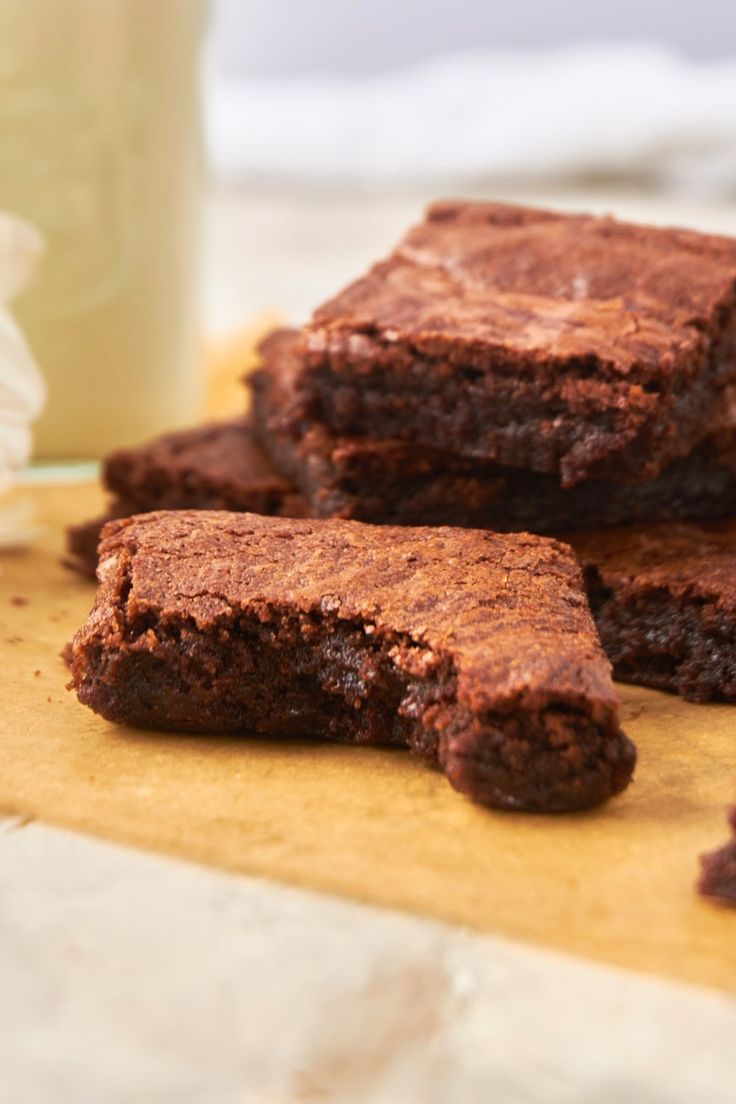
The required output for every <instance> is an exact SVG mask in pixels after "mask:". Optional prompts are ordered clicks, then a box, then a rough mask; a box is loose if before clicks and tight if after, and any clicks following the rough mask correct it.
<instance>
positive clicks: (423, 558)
mask: <svg viewBox="0 0 736 1104" xmlns="http://www.w3.org/2000/svg"><path fill="white" fill-rule="evenodd" d="M98 575H99V578H100V580H101V584H102V585H101V588H100V593H99V595H98V602H97V606H96V608H95V611H94V612H93V614H92V616H91V619H90V622H88V626H87V629H86V630H85V631H88V632H93V633H100V632H101V633H102V634H103V635H109V634H112V635H113V636H114V637H115V638H116V639H118V640H120V639H121V638H120V636H119V632H120V628H121V622H120V618H123V620H124V622H125V625H127V626H128V627H130V626H131V624H134V623H135V622H136V620H137V619H139V618H140V621H139V622H138V623H140V624H143V625H150V615H151V614H153V615H154V617H155V621H156V624H157V625H158V626H163V625H165V624H166V623H167V622H171V623H174V624H176V623H181V621H182V620H187V621H193V622H194V623H195V624H196V625H197V626H198V628H199V629H200V630H201V631H203V632H207V631H212V632H213V633H215V634H219V633H220V632H221V630H222V629H223V627H224V628H226V627H227V625H228V624H229V623H230V622H231V621H232V618H233V616H237V614H238V612H239V611H248V612H249V613H251V614H252V613H253V612H255V613H256V614H257V616H259V617H260V618H262V619H263V620H270V619H271V618H272V617H273V616H274V615H275V614H276V613H277V612H278V611H279V610H282V611H287V612H289V613H292V614H293V613H295V614H297V615H303V617H304V619H305V620H304V624H305V628H306V629H308V628H309V625H310V617H313V616H317V617H319V616H320V615H327V616H334V617H336V618H339V619H349V620H355V621H357V622H358V623H359V624H360V625H361V626H363V627H364V631H365V632H366V634H367V635H369V636H370V635H372V634H373V633H381V634H387V635H389V636H391V635H395V634H401V635H402V637H404V638H405V637H408V638H409V639H410V641H411V644H412V647H411V648H410V649H409V652H408V653H407V652H406V650H405V649H403V648H402V649H398V652H397V662H398V661H399V656H398V653H399V652H400V653H401V654H402V655H405V654H408V655H409V656H410V660H409V661H408V662H410V663H411V664H412V665H413V666H415V667H416V671H415V673H416V674H419V675H421V674H422V672H423V671H425V670H427V669H428V668H427V665H429V669H431V665H432V664H433V663H434V661H435V658H436V657H437V656H438V655H439V654H441V655H443V656H446V655H448V654H449V655H450V656H451V657H452V659H453V661H454V663H455V667H456V670H457V672H458V699H459V700H460V701H463V702H465V703H466V704H467V705H468V706H469V707H470V708H472V709H474V710H476V709H484V708H492V709H503V708H505V707H508V708H511V707H513V706H514V705H515V704H517V703H518V702H519V701H520V699H524V701H525V703H526V704H527V705H528V706H529V707H530V708H532V709H533V708H536V707H539V708H544V707H545V705H546V704H548V703H549V701H550V700H552V701H554V702H557V703H559V702H561V701H562V702H568V703H572V704H576V703H577V704H579V703H581V702H588V703H592V706H593V708H594V710H595V709H598V708H600V709H602V710H604V711H605V712H609V711H610V710H615V709H616V702H617V698H616V693H615V690H614V688H613V685H612V683H611V680H610V667H609V664H608V661H607V660H606V659H605V657H604V655H603V652H602V650H601V647H600V645H599V642H598V638H597V635H596V633H595V630H594V627H593V622H592V619H591V616H590V613H589V610H588V607H587V603H586V600H585V597H584V595H583V592H582V588H581V580H580V573H579V568H578V566H577V563H576V561H575V558H574V556H573V554H572V552H571V550H570V549H569V548H568V547H567V546H566V545H564V544H560V543H558V542H557V541H553V540H548V539H545V538H543V537H535V536H530V535H529V534H524V533H523V534H515V535H513V536H501V535H499V534H495V533H491V532H487V531H482V530H472V529H451V528H415V529H408V528H403V527H389V526H385V527H384V526H372V525H363V524H361V523H359V522H352V521H332V520H330V521H322V522H315V521H308V520H291V519H284V518H267V517H262V516H259V515H255V514H233V513H226V512H214V511H213V512H210V511H207V512H204V511H175V512H174V511H162V512H158V513H152V514H145V515H139V516H137V517H134V518H126V519H123V520H121V521H114V522H111V523H110V524H109V525H108V526H107V527H106V529H105V531H104V534H103V541H102V544H101V547H100V566H99V569H98ZM123 646H124V645H123ZM402 662H404V661H402Z"/></svg>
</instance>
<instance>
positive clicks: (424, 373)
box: [299, 201, 736, 487]
mask: <svg viewBox="0 0 736 1104" xmlns="http://www.w3.org/2000/svg"><path fill="white" fill-rule="evenodd" d="M735 305H736V241H734V240H732V239H729V238H724V237H715V236H711V235H705V234H697V233H694V232H692V231H688V230H678V229H657V228H654V227H649V226H635V225H630V224H628V223H624V222H618V221H616V220H614V219H612V218H594V217H591V216H585V215H564V214H556V213H554V212H551V211H540V210H533V209H530V208H524V207H514V206H508V205H505V204H494V203H469V202H453V201H445V202H440V203H437V204H435V205H434V206H432V207H431V208H430V209H429V211H428V213H427V215H426V218H425V220H424V222H422V223H421V224H420V225H419V226H417V227H415V228H414V229H412V230H410V231H409V233H408V234H407V235H406V237H405V238H404V239H403V241H402V242H401V243H400V244H399V246H398V247H397V248H396V250H395V251H394V252H393V253H392V254H391V256H390V257H389V258H388V259H387V260H385V261H383V262H381V263H380V264H377V265H376V266H375V267H374V268H372V269H371V270H370V271H369V272H368V274H367V275H366V276H364V277H362V279H359V280H357V281H356V282H355V283H353V284H351V285H350V286H349V287H347V288H346V289H345V290H344V291H343V292H341V293H340V294H339V295H338V296H337V297H336V298H334V299H332V300H331V301H330V302H328V303H326V304H325V305H324V306H322V307H320V308H319V309H318V310H317V311H316V312H315V314H314V316H313V318H312V320H311V323H310V324H309V325H308V326H307V327H306V328H305V331H304V354H305V361H304V367H303V370H302V373H301V376H300V380H299V387H300V389H301V390H302V392H303V395H304V398H305V401H307V402H309V403H311V404H312V408H313V411H314V413H315V414H316V415H318V417H317V420H321V421H324V422H325V423H326V424H327V425H329V426H330V428H331V429H332V430H333V431H334V432H336V433H338V434H346V435H349V436H368V437H371V438H377V437H383V438H391V437H398V438H402V439H404V440H412V441H414V442H416V443H418V444H422V445H425V446H430V447H432V448H438V449H441V450H443V451H445V452H450V453H453V454H456V455H465V456H471V457H475V458H477V459H482V460H491V461H494V462H496V463H499V464H503V465H509V466H512V467H517V468H525V469H529V470H532V471H536V472H542V473H547V474H558V475H559V476H560V477H561V479H562V484H563V486H565V487H570V486H573V485H574V484H576V483H579V482H581V481H582V480H584V479H592V478H601V479H610V480H612V481H614V482H622V481H633V482H637V481H640V480H645V479H653V478H655V477H656V476H657V475H658V474H659V473H660V472H661V471H662V470H663V469H664V468H665V467H666V466H667V465H668V464H669V463H671V462H672V461H673V460H675V459H677V458H678V457H681V456H685V455H687V454H688V453H689V452H691V451H692V450H693V448H694V447H695V446H696V445H697V444H698V443H699V442H700V441H701V440H702V439H703V438H704V437H705V436H706V435H707V433H708V432H709V430H710V428H711V426H712V423H713V419H714V417H715V416H717V415H718V413H719V412H720V408H721V406H722V403H723V389H724V387H725V386H727V385H728V384H731V383H733V381H734V377H736V320H735V318H736V311H735V310H734V307H735Z"/></svg>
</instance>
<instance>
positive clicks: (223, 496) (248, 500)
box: [67, 418, 307, 576]
mask: <svg viewBox="0 0 736 1104" xmlns="http://www.w3.org/2000/svg"><path fill="white" fill-rule="evenodd" d="M102 480H103V483H104V484H105V486H106V487H107V489H108V490H109V491H111V492H112V493H113V495H114V496H115V497H114V499H113V501H112V502H111V504H110V506H109V508H108V512H107V514H105V515H104V516H103V517H99V518H94V519H92V520H91V521H87V522H83V523H82V524H80V525H73V526H70V527H69V528H68V530H67V552H68V560H67V562H68V563H69V565H70V566H72V567H74V568H76V569H77V570H79V571H81V572H82V573H83V574H85V575H92V576H94V573H95V568H96V567H97V544H98V541H99V536H100V532H101V530H102V527H103V525H104V524H105V522H106V521H110V520H112V519H114V518H120V517H127V516H129V515H130V514H136V513H144V512H147V511H149V510H162V509H166V510H181V509H198V510H248V511H252V512H253V513H259V514H260V513H262V514H280V515H283V516H284V517H292V516H294V517H301V516H304V514H305V513H306V509H307V507H306V503H305V502H304V500H303V498H302V497H301V496H300V495H299V494H298V492H297V491H296V490H295V489H294V487H293V486H292V485H291V483H289V482H288V481H287V480H285V479H284V478H283V477H282V476H281V475H279V474H278V472H277V471H276V470H275V468H274V466H273V464H272V463H271V461H270V460H269V458H268V456H267V455H266V453H265V452H264V451H263V449H262V448H261V446H260V445H259V444H258V441H257V440H256V437H255V435H254V433H253V428H252V425H251V423H250V421H249V420H248V419H246V418H239V419H235V420H231V421H225V422H213V423H210V424H209V425H205V426H199V427H197V428H195V429H186V430H181V431H180V432H178V433H168V434H166V435H165V436H163V437H158V438H156V439H155V440H153V441H149V442H148V443H147V444H145V445H140V446H139V447H138V448H128V449H120V450H118V451H117V452H113V453H111V454H110V456H108V457H107V458H106V459H105V460H104V462H103V465H102Z"/></svg>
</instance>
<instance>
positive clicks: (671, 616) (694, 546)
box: [566, 521, 736, 702]
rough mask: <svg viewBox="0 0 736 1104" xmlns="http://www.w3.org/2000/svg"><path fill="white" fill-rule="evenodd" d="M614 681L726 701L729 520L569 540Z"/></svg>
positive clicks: (733, 692)
mask: <svg viewBox="0 0 736 1104" xmlns="http://www.w3.org/2000/svg"><path fill="white" fill-rule="evenodd" d="M566 539H569V540H570V543H571V544H572V545H573V547H574V549H575V551H576V553H577V555H578V558H579V560H580V563H581V564H582V567H583V573H584V579H585V585H586V589H587V591H588V598H589V601H590V605H591V609H592V611H593V616H594V617H595V620H596V624H597V626H598V631H599V633H600V636H601V641H602V643H603V647H604V648H605V650H606V653H607V655H608V657H609V659H610V660H611V662H612V663H613V669H614V674H615V676H616V678H618V679H621V680H623V681H624V682H634V683H638V684H640V685H644V686H654V687H656V688H657V689H660V690H672V691H675V692H677V693H679V694H682V696H683V697H685V698H688V699H690V700H691V701H696V702H702V701H708V700H709V699H712V698H713V699H720V700H723V701H736V521H726V522H721V523H713V524H695V523H680V524H669V525H664V524H660V525H632V526H624V527H621V528H615V529H609V530H601V531H599V532H594V533H574V534H572V535H571V536H570V537H569V538H566Z"/></svg>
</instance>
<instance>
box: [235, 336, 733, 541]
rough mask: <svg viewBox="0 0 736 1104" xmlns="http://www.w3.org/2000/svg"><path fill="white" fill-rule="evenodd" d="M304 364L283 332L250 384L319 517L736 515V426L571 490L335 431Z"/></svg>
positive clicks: (556, 524)
mask: <svg viewBox="0 0 736 1104" xmlns="http://www.w3.org/2000/svg"><path fill="white" fill-rule="evenodd" d="M301 363H302V361H301V357H300V353H299V335H298V333H297V331H295V330H279V331H276V332H274V333H273V334H271V335H269V337H268V338H267V339H266V340H265V341H264V342H263V343H262V345H261V367H260V368H259V370H258V371H256V372H255V373H254V374H253V375H251V376H249V377H248V379H247V382H248V384H249V385H250V386H251V387H252V389H253V413H254V425H255V429H256V432H257V434H258V436H259V439H260V441H261V443H262V445H263V447H264V450H265V451H267V452H268V453H269V455H270V456H271V459H272V460H273V462H274V464H275V465H276V467H277V468H278V469H279V471H281V472H282V474H283V475H284V476H285V477H287V478H288V479H290V480H291V481H293V482H294V483H295V485H296V486H298V487H299V489H300V491H301V492H302V493H303V494H304V496H305V497H306V499H307V500H308V502H309V508H310V513H311V514H313V515H314V516H316V517H345V518H355V519H357V520H360V521H370V522H376V523H379V524H385V523H396V524H400V525H462V526H470V527H473V528H487V529H495V530H497V531H499V532H509V531H516V530H522V529H529V530H532V531H533V532H537V533H559V532H563V531H564V530H566V529H580V528H584V527H597V526H604V525H617V524H621V523H622V522H629V521H638V520H648V521H658V520H669V519H672V518H693V519H703V520H713V519H717V518H721V517H725V516H729V515H732V514H734V513H736V430H735V429H734V428H730V429H723V430H719V431H717V432H714V433H712V434H711V435H710V436H709V437H708V438H707V439H706V440H705V441H704V442H703V443H702V444H700V445H699V446H698V447H697V448H696V449H695V450H694V452H693V453H692V454H691V455H689V456H687V457H685V458H684V459H682V460H676V461H674V462H673V463H672V464H670V465H669V466H668V467H667V468H666V469H665V470H664V471H663V472H662V473H661V475H659V476H658V477H657V478H655V479H650V480H647V481H646V482H644V483H635V484H625V483H615V482H613V481H610V480H602V479H588V480H585V481H584V482H582V483H579V484H578V485H577V486H575V487H570V488H567V489H565V488H563V487H562V486H561V484H560V478H559V476H557V475H541V474H539V473H537V472H531V471H524V470H522V469H517V468H508V467H502V466H501V465H499V464H493V463H489V462H484V461H482V460H473V459H468V458H467V457H462V456H456V455H453V454H451V453H446V452H440V451H439V450H437V449H430V448H426V447H424V446H422V445H416V444H412V443H411V442H408V441H401V440H396V439H391V440H380V439H377V440H370V439H368V438H365V437H362V438H361V437H345V436H342V437H341V436H336V435H335V434H333V433H331V431H330V430H329V429H327V427H326V426H325V425H324V424H322V423H320V422H318V421H315V420H314V418H313V417H312V415H311V412H310V410H309V409H308V407H305V405H304V404H303V403H301V401H300V393H299V390H298V387H297V386H296V381H297V379H298V376H299V372H300V370H301Z"/></svg>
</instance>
